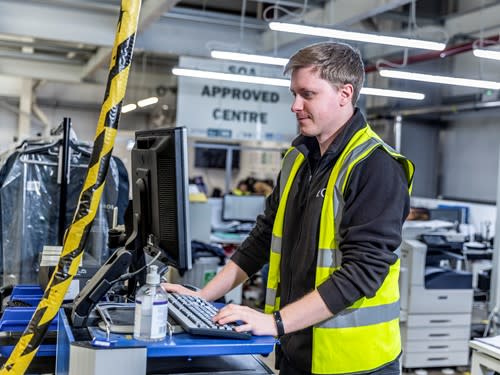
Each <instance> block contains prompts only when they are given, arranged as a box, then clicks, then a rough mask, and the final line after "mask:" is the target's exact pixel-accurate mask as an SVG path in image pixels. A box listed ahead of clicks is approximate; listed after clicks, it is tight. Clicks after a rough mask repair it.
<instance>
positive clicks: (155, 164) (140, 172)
mask: <svg viewBox="0 0 500 375" xmlns="http://www.w3.org/2000/svg"><path fill="white" fill-rule="evenodd" d="M132 181H133V182H132V195H133V223H134V224H133V225H134V230H133V233H132V234H131V235H130V237H129V238H128V240H127V243H126V245H125V247H124V248H120V249H118V250H117V251H116V252H115V253H114V254H113V255H112V256H111V257H110V258H109V259H108V261H107V262H106V263H105V264H104V265H103V266H102V267H101V268H100V269H99V271H98V272H97V273H96V274H95V275H94V277H92V279H90V280H89V282H88V283H87V284H86V285H85V287H84V288H83V289H82V290H81V292H80V293H79V294H78V296H77V297H76V299H75V301H74V303H73V307H72V312H71V320H72V323H73V326H75V327H81V326H83V325H84V324H85V323H86V320H87V317H88V315H89V313H90V311H91V309H92V308H93V307H94V306H95V304H96V303H98V302H99V301H100V300H101V299H102V298H103V296H104V295H105V294H106V293H107V292H108V290H109V289H110V288H111V287H112V285H113V284H114V283H115V282H116V281H117V280H119V279H121V278H123V275H124V274H127V268H129V270H130V273H129V275H130V276H132V275H131V273H132V272H135V273H136V274H135V275H133V277H132V278H131V280H130V281H129V289H128V293H129V294H132V293H133V292H134V291H135V288H136V286H137V284H139V285H140V284H143V283H144V281H145V274H146V269H145V268H143V267H144V264H145V254H149V255H152V256H155V255H157V254H158V252H159V258H158V259H159V261H161V262H163V263H165V264H169V265H172V266H174V267H176V268H178V269H179V270H180V271H184V270H188V269H190V268H191V239H190V234H189V219H188V212H189V210H188V204H189V200H188V173H187V133H186V129H185V128H166V129H155V130H146V131H138V132H136V138H135V145H134V148H133V149H132Z"/></svg>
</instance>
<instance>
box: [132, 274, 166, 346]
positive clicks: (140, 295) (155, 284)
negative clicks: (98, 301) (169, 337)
mask: <svg viewBox="0 0 500 375" xmlns="http://www.w3.org/2000/svg"><path fill="white" fill-rule="evenodd" d="M167 317H168V300H167V292H165V291H164V290H163V288H162V287H161V286H160V275H159V274H158V267H157V266H154V265H153V266H150V267H149V271H148V275H147V276H146V284H144V285H143V286H142V287H141V288H140V289H139V290H138V291H137V293H136V296H135V316H134V338H135V339H136V340H142V341H161V340H163V339H165V336H166V333H167Z"/></svg>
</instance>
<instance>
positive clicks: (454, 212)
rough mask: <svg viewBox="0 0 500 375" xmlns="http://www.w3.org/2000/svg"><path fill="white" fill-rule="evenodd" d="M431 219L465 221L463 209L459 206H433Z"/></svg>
mask: <svg viewBox="0 0 500 375" xmlns="http://www.w3.org/2000/svg"><path fill="white" fill-rule="evenodd" d="M429 219H430V220H444V221H450V222H452V223H457V222H458V223H463V222H464V221H463V217H462V209H461V208H459V207H457V208H455V207H446V208H444V207H443V208H432V209H430V210H429Z"/></svg>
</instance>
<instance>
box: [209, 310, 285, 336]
mask: <svg viewBox="0 0 500 375" xmlns="http://www.w3.org/2000/svg"><path fill="white" fill-rule="evenodd" d="M238 320H239V321H242V322H243V323H244V324H242V325H240V326H238V327H236V328H235V330H236V331H237V332H246V331H251V332H252V334H254V335H257V336H265V335H268V336H277V335H278V332H277V330H276V324H275V323H274V318H273V316H272V315H270V314H264V313H261V312H259V311H256V310H253V309H251V308H250V307H247V306H239V305H233V304H230V305H227V306H225V307H223V308H222V309H220V311H219V312H218V313H217V314H216V315H215V316H214V318H213V321H214V322H216V323H219V324H227V323H231V322H235V321H238Z"/></svg>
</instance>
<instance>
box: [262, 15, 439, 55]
mask: <svg viewBox="0 0 500 375" xmlns="http://www.w3.org/2000/svg"><path fill="white" fill-rule="evenodd" d="M269 28H270V29H271V30H275V31H284V32H287V33H295V34H304V35H314V36H322V37H325V38H335V39H345V40H354V41H357V42H366V43H377V44H386V45H389V46H399V47H408V48H421V49H429V50H433V51H441V50H443V49H444V48H445V47H446V44H445V43H438V42H431V41H427V40H419V39H410V38H401V37H393V36H386V35H380V34H368V33H359V32H354V31H344V30H336V29H327V28H324V27H316V26H306V25H296V24H293V23H283V22H270V23H269Z"/></svg>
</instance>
